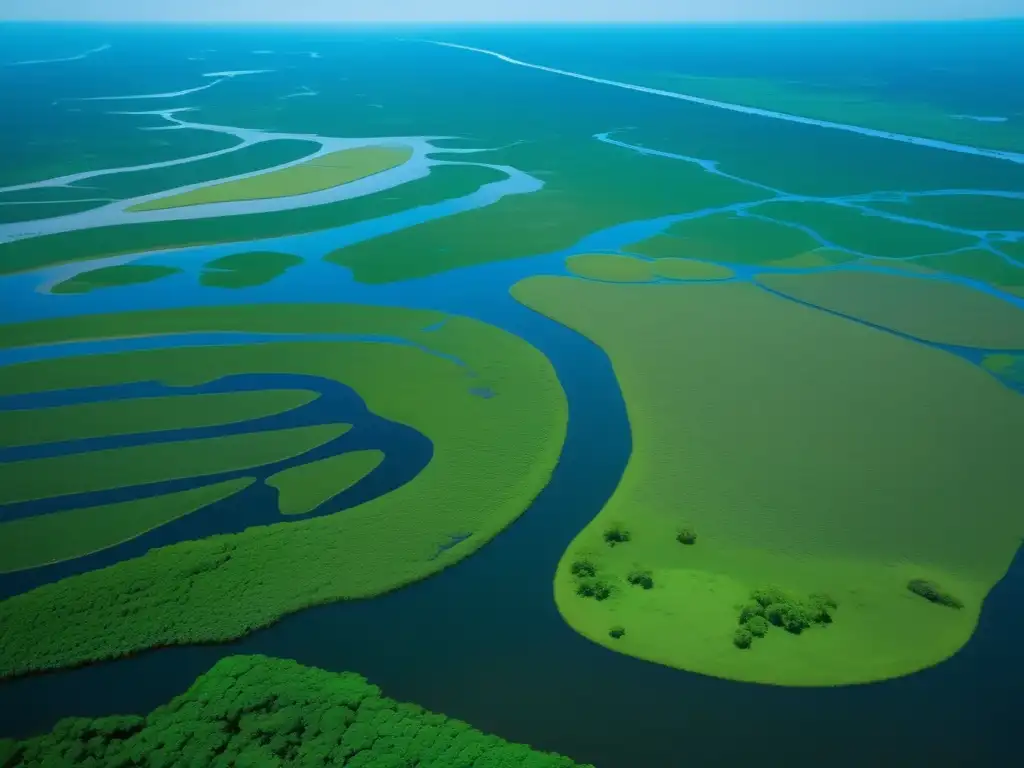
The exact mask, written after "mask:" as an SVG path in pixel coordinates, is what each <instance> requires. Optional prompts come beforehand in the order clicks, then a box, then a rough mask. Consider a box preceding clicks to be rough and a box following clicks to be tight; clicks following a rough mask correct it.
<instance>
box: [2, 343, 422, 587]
mask: <svg viewBox="0 0 1024 768" xmlns="http://www.w3.org/2000/svg"><path fill="white" fill-rule="evenodd" d="M195 335H196V336H200V335H199V334H195ZM239 335H240V336H245V337H249V336H258V334H239ZM198 340H199V339H196V341H198ZM244 340H245V339H240V341H244ZM122 341H123V342H128V341H133V342H136V344H134V345H133V346H139V344H138V342H144V341H145V339H134V340H122ZM181 343H182V339H181V337H180V336H179V338H178V344H179V345H180V344H181ZM186 343H188V342H186ZM221 343H223V340H222V341H221ZM250 343H256V342H253V341H252V340H251V339H250ZM107 344H108V348H110V347H113V348H116V347H117V346H118V345H117V343H116V342H108V343H107ZM56 346H68V347H72V348H75V347H76V346H77V345H56ZM35 349H36V351H40V352H41V351H44V350H46V349H47V348H46V347H40V348H35ZM68 351H71V350H65V352H68ZM0 360H2V354H0ZM269 389H295V390H306V391H313V392H316V393H318V397H316V399H314V400H312V401H311V402H309V403H306V404H305V405H302V406H299V407H298V408H294V409H292V410H290V411H286V412H283V413H278V414H274V415H271V416H264V417H262V418H257V419H252V420H249V421H246V422H239V423H231V424H221V425H217V426H212V427H196V428H185V429H173V430H165V431H160V432H148V433H147V432H142V433H136V434H125V435H115V436H110V437H97V438H88V439H85V440H76V441H69V442H64V443H55V444H47V445H41V446H22V447H13V448H6V449H0V462H6V461H18V460H24V459H33V458H42V457H49V456H59V455H64V454H69V453H77V452H81V451H86V450H104V449H111V448H126V447H130V446H135V445H149V444H154V443H162V442H171V441H182V440H203V439H208V438H214V437H222V436H226V435H239V434H252V433H257V432H262V431H267V430H280V429H292V428H297V427H306V426H312V425H316V424H325V423H331V422H345V423H349V424H351V425H352V429H351V430H349V431H348V432H346V433H345V434H343V435H341V436H340V437H338V438H335V439H334V440H331V441H330V442H328V443H325V444H324V445H321V446H319V447H317V448H314V449H313V450H311V451H307V452H306V453H304V454H302V455H301V456H297V457H294V458H290V459H284V460H281V461H275V462H273V463H270V464H267V465H264V466H261V467H254V468H248V469H239V470H232V471H228V472H221V473H218V474H214V475H206V476H203V477H192V478H186V479H181V480H166V481H161V482H157V483H152V484H150V485H146V486H142V487H126V488H114V489H110V490H106V491H92V492H88V493H81V494H75V495H73V496H57V497H52V498H49V499H43V500H38V501H30V502H19V503H14V504H7V505H5V506H3V507H0V522H5V521H9V520H16V519H19V518H23V517H28V516H32V515H40V514H47V513H50V512H58V511H61V510H63V509H72V508H79V507H89V506H94V505H100V504H112V503H117V502H121V501H127V500H129V499H133V498H137V497H139V496H140V495H145V496H149V495H160V494H165V493H175V492H180V491H185V490H188V489H191V488H197V487H199V486H203V485H208V484H211V483H218V482H224V481H228V480H232V479H236V478H241V477H256V478H257V479H261V480H262V479H266V478H267V477H269V476H271V475H273V474H275V473H276V472H280V471H283V470H285V469H288V468H290V467H294V466H299V465H302V464H306V463H309V462H313V461H317V460H320V459H325V458H327V457H329V456H335V455H337V454H339V453H346V452H349V451H362V450H379V451H382V452H383V453H384V459H383V460H382V461H381V463H380V465H378V466H377V467H376V468H375V469H374V470H373V471H372V472H370V473H369V474H368V475H367V476H366V477H364V478H362V479H361V480H359V481H358V482H356V483H355V484H354V485H352V486H351V487H350V488H347V489H345V490H344V491H342V492H341V493H339V494H338V495H337V496H335V497H334V498H333V499H331V500H330V501H328V502H326V503H325V504H324V505H323V506H322V507H321V508H319V509H318V510H316V511H315V512H313V513H310V515H305V516H303V519H308V518H309V517H311V516H318V515H324V514H331V513H333V512H337V511H338V510H343V509H346V508H348V507H352V506H355V505H356V504H361V503H363V502H365V501H369V500H370V499H374V498H376V497H378V496H381V495H383V494H385V493H388V492H390V491H392V490H394V489H396V488H398V487H399V486H402V485H404V484H405V483H407V482H409V481H410V480H411V479H412V478H414V477H415V476H416V475H417V474H419V472H420V471H421V470H422V469H423V467H425V466H426V465H427V462H428V461H430V457H431V455H432V453H433V446H432V445H431V443H430V440H429V439H428V438H427V437H426V436H424V435H421V434H420V433H419V432H417V431H416V430H414V429H412V428H410V427H408V426H406V425H404V424H397V423H395V422H392V421H389V420H387V419H384V418H381V417H380V416H378V415H376V414H374V413H373V412H371V411H370V410H368V409H367V408H366V405H365V403H364V402H363V400H362V398H361V397H359V395H358V394H357V393H356V392H355V391H353V390H352V389H350V388H349V387H346V386H344V385H342V384H339V383H338V382H335V381H329V380H327V379H322V378H319V377H315V376H304V375H295V374H241V375H234V376H227V377H224V378H221V379H218V380H216V381H212V382H209V383H206V384H201V385H198V386H191V387H171V386H165V385H162V384H159V383H157V382H138V383H133V384H124V385H120V386H110V387H90V388H87V389H78V390H64V391H56V392H45V393H39V394H34V395H14V396H7V397H0V409H4V408H36V407H47V406H57V405H74V404H78V403H87V402H98V401H101V402H109V401H116V400H119V399H126V398H136V397H166V396H188V395H192V394H194V395H201V394H220V393H228V392H258V391H260V390H269ZM141 426H142V427H143V428H144V426H145V425H141ZM140 491H141V493H140ZM287 519H288V518H282V517H281V514H280V512H278V505H277V491H276V490H274V489H273V488H271V487H269V486H267V485H264V484H263V483H261V482H257V483H253V484H252V485H250V486H249V487H248V488H246V489H245V490H244V491H242V492H241V493H238V494H235V495H233V496H230V497H228V498H226V499H224V500H222V501H219V502H217V503H215V504H211V505H209V506H207V507H203V508H202V509H199V510H197V511H196V512H193V513H191V514H188V515H185V516H184V517H180V518H177V519H175V520H173V521H171V522H169V523H167V524H165V525H161V526H160V527H158V528H155V529H153V530H150V531H147V532H145V533H143V534H142V535H140V536H137V537H135V538H133V539H130V540H128V541H125V542H123V543H121V544H117V545H115V546H113V547H110V548H108V549H104V550H101V551H99V552H95V553H93V554H89V555H86V556H84V557H80V558H76V559H73V560H66V561H61V562H58V563H53V564H51V565H45V566H40V567H38V568H32V569H30V570H25V571H16V572H12V573H6V574H0V598H2V597H7V596H10V595H13V594H18V593H20V592H24V591H26V590H28V589H32V588H33V587H36V586H39V585H41V584H46V583H49V582H53V581H57V580H59V579H63V578H66V577H68V576H72V575H74V574H78V573H84V572H86V571H92V570H96V569H98V568H103V567H106V566H108V565H111V564H113V563H116V562H119V561H121V560H126V559H129V558H133V557H138V556H140V555H142V554H144V553H145V552H147V551H148V550H150V549H152V548H153V547H160V546H166V545H168V544H173V543H176V542H179V541H186V540H194V539H201V538H206V537H208V536H214V535H217V534H222V533H237V532H239V531H242V530H244V529H245V528H248V527H250V526H253V525H270V524H272V523H280V522H282V521H284V520H287Z"/></svg>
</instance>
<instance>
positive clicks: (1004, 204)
mask: <svg viewBox="0 0 1024 768" xmlns="http://www.w3.org/2000/svg"><path fill="white" fill-rule="evenodd" d="M871 207H872V208H877V209H878V210H881V211H888V212H889V213H895V214H897V215H898V216H908V217H910V218H914V219H924V220H925V221H934V222H936V223H939V224H945V225H947V226H951V227H959V228H960V229H971V230H975V231H987V232H991V231H1005V230H1014V229H1019V228H1020V223H1021V222H1022V221H1024V200H1021V199H1018V198H1012V197H1011V198H1006V197H988V196H984V195H944V196H942V197H915V198H911V199H910V200H907V201H906V202H892V203H888V202H879V203H871Z"/></svg>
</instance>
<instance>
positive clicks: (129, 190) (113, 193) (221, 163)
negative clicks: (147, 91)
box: [72, 139, 320, 200]
mask: <svg viewBox="0 0 1024 768" xmlns="http://www.w3.org/2000/svg"><path fill="white" fill-rule="evenodd" d="M319 148H320V147H319V145H317V144H315V143H314V142H311V141H293V140H291V139H278V140H274V141H264V142H260V143H259V144H254V145H251V146H248V147H243V148H242V149H238V150H236V151H234V152H229V153H227V154H224V155H219V156H217V157H211V158H207V159H206V160H198V161H196V162H192V163H183V164H181V165H172V166H168V167H165V168H157V169H153V170H147V171H135V172H133V173H117V174H112V175H110V176H101V177H98V178H92V179H89V180H88V181H86V182H83V186H87V187H89V188H90V189H89V190H88V191H89V192H91V194H90V195H89V196H90V197H112V198H115V199H118V200H127V199H129V198H132V197H141V196H142V195H152V194H154V193H156V192H162V191H164V190H167V189H176V188H178V187H187V186H191V185H193V184H202V183H204V182H212V181H216V180H217V179H222V178H225V177H228V176H238V175H241V174H243V173H253V172H254V171H260V170H263V169H264V168H273V167H274V166H276V165H281V164H283V163H291V162H294V161H296V160H301V159H302V158H303V157H305V156H306V155H311V154H313V153H314V152H316V151H317V150H318V149H319ZM72 189H74V187H72ZM83 191H84V190H83Z"/></svg>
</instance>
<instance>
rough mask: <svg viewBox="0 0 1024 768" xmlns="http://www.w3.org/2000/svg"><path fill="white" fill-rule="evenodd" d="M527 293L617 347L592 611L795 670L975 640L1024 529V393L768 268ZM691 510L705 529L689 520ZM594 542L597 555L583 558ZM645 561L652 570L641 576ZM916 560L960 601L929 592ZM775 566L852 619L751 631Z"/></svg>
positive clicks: (688, 663) (570, 596) (601, 631)
mask: <svg viewBox="0 0 1024 768" xmlns="http://www.w3.org/2000/svg"><path fill="white" fill-rule="evenodd" d="M901 284H902V283H901ZM513 295H514V296H515V298H517V299H518V300H519V301H520V302H522V303H524V304H526V305H527V306H529V307H531V308H533V309H535V310H536V311H538V312H541V313H543V314H545V315H547V316H549V317H551V318H553V319H555V320H558V321H559V322H561V323H563V324H565V325H567V326H569V327H570V328H573V329H574V330H576V331H578V332H580V333H582V334H584V335H585V336H587V337H588V338H589V339H591V340H592V341H594V342H596V343H597V344H599V345H600V346H601V347H602V348H603V349H604V350H605V351H606V352H607V353H608V355H609V356H610V358H611V361H612V365H613V367H614V370H615V373H616V376H617V377H618V380H619V383H620V385H621V387H622V391H623V395H624V397H625V400H626V408H627V413H628V416H629V422H630V426H631V429H632V439H633V451H632V455H631V456H630V459H629V463H628V465H627V468H626V472H625V475H624V476H623V478H622V481H621V483H620V485H619V487H618V488H617V489H616V491H615V493H614V495H613V496H612V498H611V500H610V501H609V502H608V504H607V505H606V506H605V508H604V509H603V510H602V511H601V512H600V514H599V515H598V516H597V517H596V518H595V519H594V521H593V522H592V523H591V524H590V525H588V526H587V527H586V528H585V529H584V530H583V531H581V532H580V534H579V535H578V536H577V537H576V539H575V540H574V541H573V542H572V544H571V545H570V546H569V549H568V550H567V551H566V553H565V555H564V557H563V559H562V561H561V563H560V565H559V567H558V571H557V574H556V577H555V598H556V602H557V604H558V608H559V610H560V612H561V613H562V615H563V616H564V617H565V619H566V620H567V621H568V622H569V624H570V625H571V626H572V627H574V628H575V629H576V630H577V631H579V632H581V633H582V634H584V635H585V636H587V637H588V638H590V639H592V640H594V641H595V642H598V643H601V644H602V645H605V646H607V647H609V648H612V649H614V650H617V651H621V652H623V653H627V654H631V655H634V656H638V657H641V658H644V659H649V660H652V661H656V662H659V663H662V664H667V665H670V666H674V667H680V668H683V669H687V670H692V671H696V672H701V673H704V674H709V675H714V676H718V677H724V678H733V679H738V680H745V681H756V682H763V683H776V684H783V685H838V684H846V683H862V682H869V681H873V680H880V679H884V678H891V677H897V676H900V675H906V674H909V673H911V672H914V671H917V670H920V669H922V668H925V667H928V666H930V665H933V664H936V663H938V662H940V661H942V660H943V659H945V658H947V657H948V656H950V655H951V654H953V653H955V652H956V651H957V650H958V649H959V648H960V647H962V646H963V644H964V643H965V642H966V641H967V639H968V638H969V637H970V635H971V633H972V632H973V630H974V627H975V624H976V622H977V619H978V615H979V612H980V610H981V605H982V601H983V600H984V598H985V595H986V594H987V592H988V591H989V590H990V589H991V588H992V586H993V585H994V584H995V583H996V582H997V581H998V580H999V579H1000V578H1001V577H1002V576H1003V575H1004V573H1005V572H1006V569H1007V568H1008V567H1009V564H1010V561H1011V560H1012V558H1013V556H1014V553H1015V552H1016V550H1017V547H1018V545H1019V543H1020V537H1021V532H1022V530H1024V515H1022V510H1021V507H1020V505H1019V504H1017V503H1015V502H1016V500H1017V499H1018V498H1019V489H1018V487H1017V486H1018V480H1017V478H1018V477H1019V474H1020V471H1021V469H1022V465H1021V455H1020V452H1019V451H1018V450H1016V446H1017V445H1019V435H1020V434H1021V433H1022V430H1024V405H1022V403H1021V400H1020V398H1019V396H1018V395H1016V394H1015V393H1013V392H1011V391H1010V390H1008V389H1006V388H1004V387H1003V386H1001V385H1000V384H999V383H997V382H996V381H995V380H994V379H992V378H991V377H990V376H988V375H987V374H986V373H985V372H984V371H982V370H979V369H977V368H974V367H972V366H970V365H969V364H967V363H965V362H963V361H961V360H959V359H957V358H955V357H953V356H952V355H948V354H946V353H943V352H940V351H937V350H932V349H928V348H926V347H923V346H921V345H916V344H914V343H912V342H909V341H906V340H903V339H899V338H896V337H893V336H889V335H886V334H884V333H881V332H879V331H877V330H873V329H870V328H866V327H864V326H861V325H858V324H856V323H853V322H850V321H848V320H844V319H842V318H838V317H835V316H832V315H827V314H824V313H821V312H817V311H815V310H813V309H810V308H807V307H803V306H800V305H797V304H793V303H790V302H787V301H786V300H784V299H781V298H778V297H774V296H771V295H770V294H768V293H766V292H764V291H762V290H760V289H759V288H758V287H757V286H755V285H752V284H749V283H718V284H714V283H706V284H703V285H651V286H640V285H611V284H601V283H589V282H586V281H582V280H579V279H573V278H554V277H537V278H531V279H528V280H526V281H524V282H521V283H519V284H518V285H516V286H515V287H514V289H513ZM908 295H909V294H908ZM822 350H827V351H828V353H827V354H823V353H822ZM864 371H870V372H871V376H870V377H868V378H865V377H864V375H863V372H864ZM683 529H688V530H690V531H693V532H695V534H696V541H695V543H693V544H692V545H686V544H682V543H680V542H679V541H678V540H677V536H678V535H679V533H680V532H681V531H682V530H683ZM622 531H625V532H628V539H629V540H628V541H625V542H622V543H615V542H616V540H617V539H621V538H622V535H621V532H622ZM609 538H611V542H609V540H608V539H609ZM577 563H587V564H589V566H590V567H592V568H593V569H594V570H595V571H596V573H595V574H594V575H593V577H589V576H588V577H587V579H582V578H581V576H580V575H579V574H580V573H583V575H586V573H585V570H586V569H583V570H581V566H578V565H576V564H577ZM574 568H575V570H576V571H577V575H574V573H573V570H574ZM644 571H647V572H649V573H650V576H651V578H652V580H653V586H652V588H651V589H644V588H643V587H642V586H637V585H634V584H631V583H629V581H628V579H627V577H628V576H630V574H631V573H633V572H644ZM591 578H593V579H597V580H598V581H600V582H603V583H604V584H606V585H607V587H608V588H609V590H610V594H609V595H608V597H607V599H603V600H601V599H593V597H585V596H581V595H579V594H577V591H578V590H580V589H584V591H585V592H587V593H589V594H591V595H594V594H599V591H596V590H595V584H594V583H593V582H592V581H588V579H591ZM912 579H926V580H929V581H932V582H935V583H936V584H939V585H941V587H942V588H943V589H945V590H946V591H948V592H950V593H952V594H953V595H954V596H955V597H956V598H957V599H959V600H960V601H961V602H962V603H963V608H961V609H954V608H949V607H946V606H942V605H937V604H935V603H932V602H929V601H928V600H926V599H924V598H922V597H920V596H919V595H917V594H914V593H912V592H910V591H909V590H908V588H907V585H908V583H909V582H910V580H912ZM772 585H776V586H778V587H780V588H782V589H784V590H786V591H787V592H788V593H790V594H792V595H794V596H797V597H800V596H804V597H806V596H808V595H811V594H813V593H827V594H829V595H831V596H832V597H833V598H834V599H835V600H836V601H837V602H838V609H837V610H836V611H835V613H834V622H833V623H832V624H831V625H828V626H813V627H811V628H809V629H807V630H805V631H804V632H802V633H801V634H799V635H797V634H792V633H790V632H787V631H785V630H782V629H778V628H775V627H772V628H771V631H769V633H768V634H767V636H766V637H764V638H760V639H757V640H755V642H754V643H753V645H752V647H750V648H748V649H745V650H741V649H739V648H737V647H735V646H734V644H733V635H734V633H735V632H736V630H737V627H738V625H739V622H738V616H739V613H740V609H741V608H742V606H743V604H744V603H745V602H748V601H749V599H750V598H749V596H750V593H751V592H752V591H753V590H756V589H759V588H764V587H769V586H772ZM614 627H621V628H624V630H625V633H624V634H623V635H622V636H620V637H618V638H615V637H612V636H611V635H609V631H610V630H611V629H612V628H614Z"/></svg>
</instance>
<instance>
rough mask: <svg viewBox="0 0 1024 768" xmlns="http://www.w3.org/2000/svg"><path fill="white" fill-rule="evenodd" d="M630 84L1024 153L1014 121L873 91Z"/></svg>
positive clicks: (674, 76) (655, 76)
mask: <svg viewBox="0 0 1024 768" xmlns="http://www.w3.org/2000/svg"><path fill="white" fill-rule="evenodd" d="M627 79H629V80H630V82H635V83H643V84H644V85H647V86H651V87H655V88H665V89H669V90H673V91H678V92H681V93H687V94H690V95H692V96H701V97H703V98H708V99H716V100H719V101H726V102H731V103H735V104H744V105H747V106H751V107H760V108H763V109H768V110H772V111H775V112H785V113H788V114H791V115H802V116H805V117H812V118H816V119H818V120H829V121H833V122H838V123H846V124H851V125H861V126H865V127H868V128H875V129H878V130H883V131H892V132H894V133H905V134H909V135H912V136H928V137H931V138H935V139H940V140H943V141H952V142H960V143H963V144H968V145H974V146H981V147H993V148H1004V149H1024V133H1022V132H1021V130H1020V128H1018V127H1017V126H1016V125H1014V124H1013V123H1012V122H1008V123H985V124H983V123H978V122H975V121H971V120H958V119H956V118H955V117H953V116H951V115H950V114H949V111H948V110H946V109H943V108H941V107H939V106H935V105H931V104H925V103H918V104H915V103H910V102H902V103H901V102H895V101H887V100H886V98H885V94H880V93H877V92H876V91H875V90H874V89H871V88H866V87H862V88H851V89H850V90H841V89H838V88H835V87H830V88H822V87H820V86H817V85H815V84H814V83H810V82H794V81H782V80H772V79H768V78H762V77H705V76H698V75H690V74H685V73H675V72H666V73H651V72H647V73H642V74H641V73H638V74H637V75H636V76H635V77H631V78H627Z"/></svg>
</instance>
